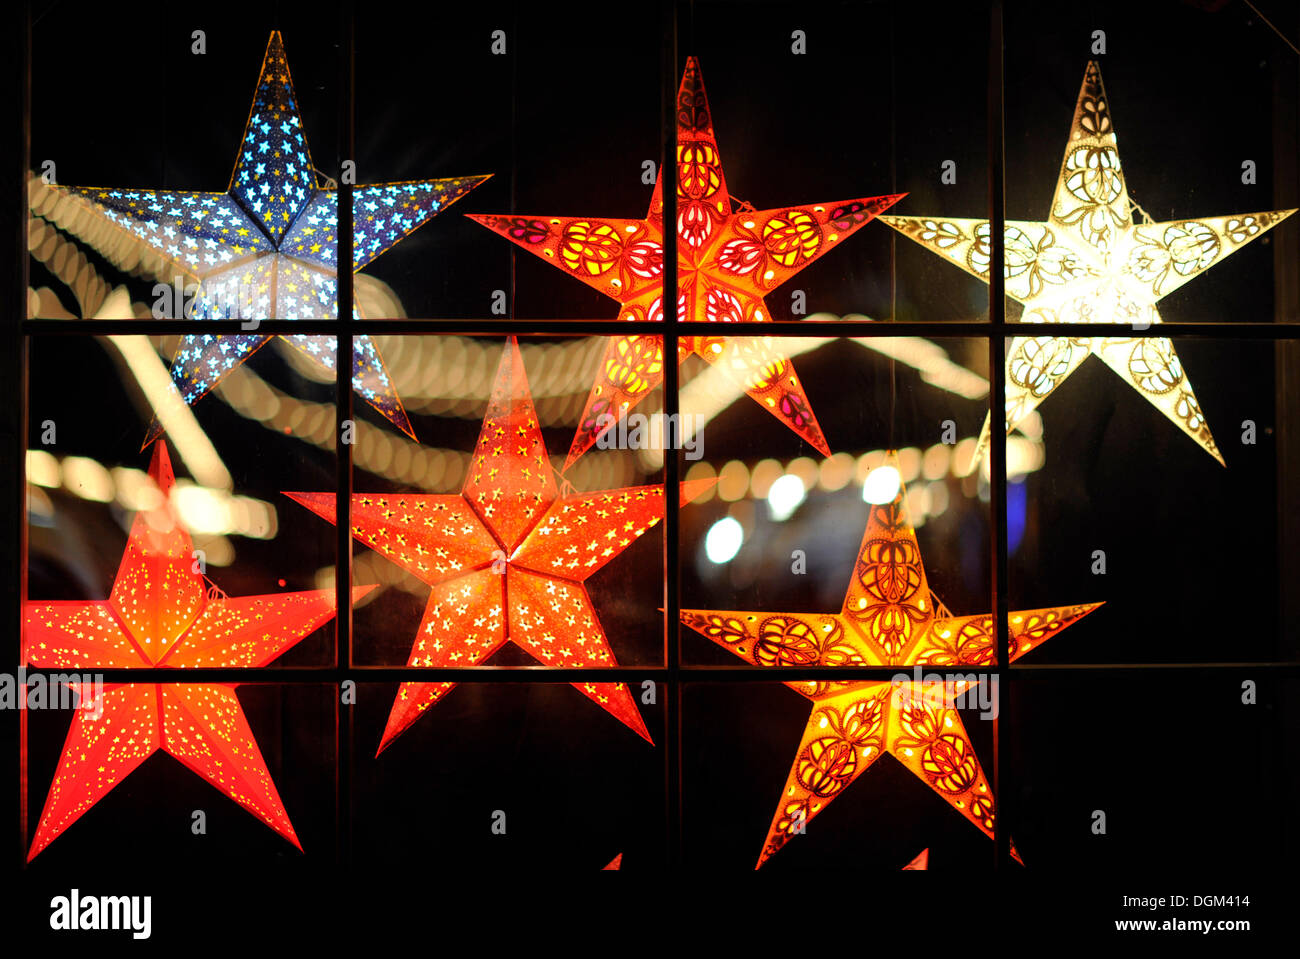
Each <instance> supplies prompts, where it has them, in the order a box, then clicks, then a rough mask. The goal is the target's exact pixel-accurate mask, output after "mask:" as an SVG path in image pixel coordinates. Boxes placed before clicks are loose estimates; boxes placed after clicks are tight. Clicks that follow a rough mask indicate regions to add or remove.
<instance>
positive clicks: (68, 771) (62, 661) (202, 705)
mask: <svg viewBox="0 0 1300 959" xmlns="http://www.w3.org/2000/svg"><path fill="white" fill-rule="evenodd" d="M149 475H150V476H151V477H152V478H153V480H154V483H155V484H156V486H157V488H158V490H159V493H160V496H161V498H160V502H159V505H158V506H156V507H154V508H153V509H149V510H143V511H141V512H139V513H137V514H136V516H135V520H134V522H133V523H132V526H131V536H130V539H129V540H128V542H127V546H126V552H125V553H123V555H122V562H121V565H120V566H119V567H118V570H117V578H116V579H115V580H114V582H113V590H112V593H111V594H110V595H109V598H108V599H107V600H94V601H89V602H82V601H79V600H59V601H47V602H37V601H28V602H26V603H24V605H23V661H24V663H26V664H30V665H32V666H37V667H40V668H42V669H59V670H94V669H129V668H142V667H176V668H177V669H184V668H187V667H189V668H195V667H217V666H229V667H241V668H245V667H246V668H253V667H257V666H265V665H266V664H267V663H269V662H270V661H271V660H273V659H275V658H276V657H277V656H279V655H280V654H281V653H283V652H284V651H285V650H286V649H289V648H290V647H291V646H293V645H295V644H296V643H297V642H298V641H299V640H301V639H302V638H303V637H305V636H308V635H310V634H311V633H313V632H315V631H316V630H317V629H318V628H320V627H321V626H322V625H324V624H325V623H327V622H329V620H330V619H331V618H333V616H334V610H335V602H334V591H333V590H327V589H325V590H308V591H304V592H296V593H277V594H271V595H264V596H238V597H231V596H226V595H224V594H222V593H221V592H220V591H219V590H217V589H216V587H215V586H212V585H211V584H210V583H208V582H207V581H206V580H205V579H204V577H203V576H202V575H201V574H200V573H199V572H197V568H198V562H197V558H196V554H195V552H194V544H193V543H192V542H191V540H190V535H189V533H188V532H186V531H185V529H184V528H183V527H182V526H181V525H180V522H179V520H178V519H177V517H176V514H175V512H174V510H173V509H172V507H171V505H170V503H169V501H168V498H167V497H168V494H169V493H170V492H171V489H172V486H173V484H174V482H175V479H174V477H173V474H172V466H171V460H170V459H169V457H168V455H167V447H166V444H164V443H161V442H160V443H159V444H158V445H157V446H156V447H155V448H154V453H153V461H152V463H151V465H150V467H149ZM373 588H374V587H369V586H367V587H361V588H359V589H356V590H354V591H353V597H354V599H355V598H360V597H361V596H363V595H365V593H367V592H369V591H370V590H371V589H373ZM73 685H74V686H75V687H76V688H77V690H78V693H79V695H80V697H81V705H80V708H79V709H78V711H77V715H76V718H75V719H73V721H72V728H71V729H70V730H69V731H68V739H67V742H66V743H65V744H64V747H63V754H62V755H61V756H60V757H59V766H58V770H57V771H56V772H55V774H54V782H53V784H52V785H51V786H50V792H49V796H48V797H47V798H46V800H45V809H44V811H43V812H42V813H41V820H40V823H39V824H38V825H37V827H36V835H35V838H34V839H33V841H32V848H31V851H30V852H29V853H28V856H27V858H28V861H30V860H31V859H33V858H34V857H35V856H36V855H37V854H38V853H39V852H41V850H43V849H44V848H45V847H46V846H48V845H49V844H50V843H51V842H53V841H54V839H56V838H57V837H58V836H59V835H61V834H62V833H63V831H64V830H66V829H67V828H68V827H69V826H71V825H72V824H73V823H74V822H76V821H77V819H79V818H80V817H81V816H82V815H83V814H84V813H85V812H86V811H87V810H89V809H90V808H91V807H92V806H94V805H95V803H97V802H98V801H99V800H100V799H102V798H103V797H104V796H105V795H106V794H107V793H108V792H109V791H110V790H111V789H113V787H114V786H116V785H117V784H118V783H120V782H121V781H122V780H123V779H124V778H126V776H127V775H128V774H129V773H130V772H131V771H132V770H134V769H135V768H136V767H137V766H139V765H140V764H141V763H142V762H144V761H145V760H146V759H148V758H149V757H150V756H152V755H153V754H154V753H155V752H157V751H158V750H160V749H161V750H163V751H164V752H167V753H170V754H171V755H172V756H175V757H176V758H177V759H179V760H180V761H181V762H182V763H184V764H185V765H186V766H188V767H189V768H190V769H192V770H193V771H194V772H196V773H198V774H199V775H200V776H202V777H203V778H204V779H206V780H207V781H208V782H210V783H212V785H214V786H216V787H217V788H218V789H219V790H221V791H222V792H223V793H225V794H226V795H227V796H229V797H230V798H231V799H233V800H234V801H235V802H237V803H239V805H241V806H243V807H244V808H245V809H246V810H248V811H249V812H250V813H252V814H253V815H254V816H256V817H257V818H258V819H260V820H261V821H262V822H264V823H266V824H267V825H268V826H270V827H271V828H272V829H274V830H275V831H276V832H278V833H279V834H280V835H282V836H283V837H284V838H285V839H287V840H289V841H290V842H292V843H293V844H294V845H295V846H298V848H299V849H301V848H302V846H301V845H299V843H298V837H297V836H296V835H295V834H294V831H293V826H292V824H291V823H290V822H289V816H288V814H287V813H286V812H285V810H284V806H283V804H282V803H281V802H280V796H279V794H278V793H277V792H276V789H275V784H274V783H273V782H272V781H271V774H270V771H269V770H268V769H267V768H266V762H265V761H264V760H263V759H262V754H261V752H260V751H259V750H258V748H257V742H256V740H255V739H254V738H253V732H252V730H251V729H250V728H249V726H248V720H247V719H245V718H244V712H243V710H242V709H241V708H240V705H239V700H238V699H237V698H236V697H235V691H234V690H235V687H234V685H217V684H206V683H203V684H200V683H166V684H163V683H128V684H124V685H109V686H104V687H102V691H99V690H94V688H93V687H92V686H91V685H90V684H89V683H86V682H82V683H76V684H73Z"/></svg>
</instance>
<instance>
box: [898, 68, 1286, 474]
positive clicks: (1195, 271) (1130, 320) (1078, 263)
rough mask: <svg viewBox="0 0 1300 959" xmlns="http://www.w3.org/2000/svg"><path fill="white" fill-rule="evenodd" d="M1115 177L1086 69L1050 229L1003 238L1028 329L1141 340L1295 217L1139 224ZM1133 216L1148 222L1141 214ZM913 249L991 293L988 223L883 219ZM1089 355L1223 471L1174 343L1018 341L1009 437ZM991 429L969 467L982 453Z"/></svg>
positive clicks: (1109, 127)
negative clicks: (1191, 284) (1191, 293)
mask: <svg viewBox="0 0 1300 959" xmlns="http://www.w3.org/2000/svg"><path fill="white" fill-rule="evenodd" d="M1137 209H1138V208H1137V206H1136V204H1133V203H1131V201H1130V200H1129V194H1128V183H1127V180H1126V178H1125V175H1124V170H1123V169H1122V167H1121V166H1120V160H1119V147H1118V144H1117V142H1116V138H1115V128H1114V125H1113V122H1112V119H1111V113H1110V101H1109V100H1108V99H1107V97H1106V91H1105V88H1104V87H1103V86H1102V81H1101V69H1100V68H1099V67H1098V65H1097V64H1096V63H1095V62H1090V63H1089V64H1088V67H1087V70H1086V72H1085V74H1084V78H1083V85H1082V87H1081V88H1080V90H1079V98H1078V101H1077V103H1076V106H1075V110H1074V121H1073V123H1072V124H1071V127H1070V138H1069V141H1068V143H1067V145H1066V149H1065V158H1064V160H1063V161H1062V163H1061V172H1060V176H1059V177H1058V179H1057V184H1056V191H1055V195H1054V196H1053V198H1052V205H1051V208H1050V209H1049V211H1048V218H1047V220H1046V221H1044V222H1029V221H1016V220H1008V221H1007V223H1006V226H1005V231H1004V248H1005V256H1004V260H1005V264H1004V268H1003V273H1004V276H1005V280H1006V293H1007V296H1009V297H1011V298H1012V299H1014V300H1016V301H1017V302H1019V303H1021V304H1023V306H1024V313H1023V315H1022V322H1026V323H1096V324H1098V325H1116V326H1129V327H1132V328H1133V329H1134V330H1135V331H1138V330H1146V329H1149V328H1150V327H1151V326H1152V325H1153V324H1156V323H1160V322H1161V316H1160V312H1159V309H1158V307H1157V304H1158V302H1159V301H1160V300H1161V299H1162V298H1163V297H1165V296H1167V295H1168V294H1169V293H1172V292H1173V291H1174V290H1176V289H1178V288H1179V287H1181V286H1182V285H1183V284H1184V283H1187V282H1188V281H1189V280H1191V279H1193V278H1194V277H1196V276H1199V275H1200V274H1201V273H1203V272H1204V271H1206V270H1208V269H1209V268H1210V267H1211V266H1214V265H1215V264H1217V263H1220V262H1222V261H1223V259H1224V258H1226V257H1227V256H1229V255H1230V254H1232V253H1235V252H1236V251H1237V250H1239V249H1241V248H1242V247H1243V246H1245V245H1246V244H1247V243H1250V242H1251V241H1252V240H1256V239H1258V238H1259V237H1260V236H1262V235H1263V234H1264V233H1266V232H1267V231H1268V230H1271V229H1272V228H1273V227H1275V226H1277V225H1278V224H1279V223H1281V222H1282V221H1283V220H1285V219H1286V218H1287V217H1289V216H1290V215H1291V214H1292V213H1295V212H1296V211H1295V210H1271V211H1266V212H1260V213H1239V214H1235V215H1231V216H1212V217H1197V218H1186V219H1179V220H1172V221H1169V222H1164V223H1153V222H1149V221H1147V218H1146V217H1145V216H1143V218H1142V219H1143V221H1144V222H1140V223H1139V222H1135V221H1134V219H1133V212H1134V211H1135V210H1137ZM1138 212H1141V211H1140V210H1138ZM881 219H882V220H883V221H884V222H885V223H887V224H888V225H889V226H891V227H893V228H894V229H895V230H897V231H899V232H900V233H902V234H903V235H904V236H907V237H909V238H911V239H912V240H915V241H916V242H917V243H919V244H921V245H922V246H924V247H925V248H926V249H928V250H930V251H931V252H934V253H937V254H938V255H940V256H942V257H944V258H945V259H947V260H949V261H951V262H952V263H954V264H956V265H957V266H959V267H961V268H962V269H964V270H966V271H967V272H968V273H971V274H973V275H974V276H977V277H979V278H980V279H982V280H984V281H985V282H987V281H988V277H989V264H990V243H989V223H988V221H987V220H965V219H956V218H951V217H929V216H882V217H881ZM1089 356H1096V357H1098V358H1100V359H1101V360H1102V362H1104V363H1105V364H1106V365H1107V366H1109V367H1110V368H1111V369H1112V370H1114V371H1115V372H1116V373H1117V374H1119V376H1120V377H1122V378H1123V379H1124V380H1125V382H1127V383H1128V384H1129V385H1130V386H1132V387H1133V388H1134V389H1135V390H1137V392H1138V393H1139V395H1141V396H1142V397H1144V398H1145V399H1146V400H1147V401H1148V402H1150V403H1151V404H1152V405H1153V406H1154V407H1156V409H1158V410H1159V411H1160V412H1161V413H1163V414H1164V415H1165V416H1166V417H1167V418H1168V419H1169V420H1170V421H1172V422H1173V423H1174V424H1175V425H1176V426H1178V428H1179V429H1181V430H1182V431H1183V432H1184V433H1186V434H1187V435H1188V436H1190V437H1191V438H1192V439H1193V440H1194V441H1195V442H1196V443H1198V444H1199V445H1200V446H1201V448H1202V449H1204V450H1205V451H1206V452H1207V453H1209V454H1210V455H1211V456H1213V457H1214V458H1215V459H1216V460H1218V461H1219V463H1220V464H1222V463H1223V456H1222V455H1221V454H1220V452H1219V448H1218V446H1217V445H1216V444H1215V442H1214V437H1213V435H1211V433H1210V427H1209V425H1208V424H1207V423H1206V421H1205V416H1204V414H1203V413H1202V412H1201V405H1200V402H1199V401H1198V400H1197V398H1196V394H1195V393H1194V392H1193V390H1192V385H1191V382H1190V380H1189V379H1188V376H1187V373H1186V372H1185V371H1184V369H1183V367H1182V363H1181V361H1180V360H1179V358H1178V354H1177V352H1176V351H1175V349H1174V344H1173V342H1172V341H1171V340H1169V339H1168V338H1166V337H1124V336H1119V337H1101V336H1099V337H1077V338H1076V337H1057V336H1032V337H1029V336H1018V337H1015V338H1014V339H1013V340H1012V342H1011V347H1010V349H1009V350H1008V352H1007V361H1006V409H1005V427H1006V430H1007V432H1008V433H1009V432H1011V430H1013V429H1014V428H1015V427H1016V425H1017V424H1018V423H1020V422H1021V421H1022V420H1024V419H1025V417H1027V416H1028V415H1029V414H1030V413H1031V412H1032V411H1033V410H1034V409H1036V408H1037V406H1038V405H1039V404H1040V403H1042V402H1043V400H1045V399H1046V398H1047V397H1048V396H1049V395H1050V394H1051V393H1052V392H1053V391H1054V390H1055V389H1056V388H1057V387H1058V386H1060V385H1061V384H1062V383H1063V382H1064V381H1065V380H1066V378H1067V377H1069V375H1070V374H1071V373H1073V372H1074V371H1075V370H1076V369H1078V368H1079V366H1080V364H1082V363H1083V361H1084V360H1086V359H1087V358H1088V357H1089ZM990 428H991V427H990V424H989V421H988V420H985V424H984V429H983V430H982V431H981V435H980V440H979V442H978V444H977V446H976V451H975V457H974V460H973V461H972V462H973V464H977V463H978V462H979V460H980V458H981V457H982V456H983V454H984V451H985V450H986V449H987V446H988V440H989V430H990Z"/></svg>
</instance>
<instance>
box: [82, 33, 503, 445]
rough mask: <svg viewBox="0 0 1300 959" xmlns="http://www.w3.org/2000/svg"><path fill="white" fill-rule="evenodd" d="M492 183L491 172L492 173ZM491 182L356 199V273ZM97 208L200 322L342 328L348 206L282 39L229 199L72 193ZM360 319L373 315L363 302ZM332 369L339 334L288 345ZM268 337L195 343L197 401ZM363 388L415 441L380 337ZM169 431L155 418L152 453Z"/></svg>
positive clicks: (190, 385)
mask: <svg viewBox="0 0 1300 959" xmlns="http://www.w3.org/2000/svg"><path fill="white" fill-rule="evenodd" d="M488 176H490V174H488ZM488 176H467V177H454V178H451V179H444V180H412V181H408V182H403V183H380V184H375V185H373V186H357V187H354V188H353V190H352V223H353V239H352V269H353V271H354V272H355V271H357V270H360V269H361V268H362V267H363V266H365V265H366V264H367V263H369V262H370V261H371V260H373V259H375V257H377V256H379V255H380V254H381V253H383V252H384V251H386V250H388V249H391V248H392V247H393V246H395V245H396V244H397V243H398V242H399V241H400V240H401V239H402V238H403V237H405V236H406V235H407V234H409V233H411V232H413V231H414V230H416V229H418V228H419V227H420V226H421V225H422V224H423V223H424V222H425V221H426V220H428V219H429V218H430V217H432V216H433V215H434V214H435V213H438V212H440V211H442V210H444V209H446V208H447V207H448V206H450V205H451V204H452V203H455V202H456V201H457V200H459V199H460V198H461V197H462V196H464V195H465V194H466V193H468V192H469V191H470V190H472V189H474V188H475V187H476V186H478V185H479V184H481V183H483V181H485V180H486V179H487V178H488ZM62 189H65V190H67V191H68V192H69V193H72V194H74V195H77V196H81V197H83V198H85V199H87V200H90V201H91V202H92V203H93V204H94V205H95V206H96V207H98V208H99V212H101V213H102V214H103V215H104V216H106V217H107V218H108V219H109V220H111V221H112V222H113V223H114V224H115V225H116V226H118V227H119V228H121V229H123V230H125V231H127V232H128V233H130V234H131V235H133V236H135V237H138V238H140V239H141V240H143V241H144V242H145V243H146V244H147V245H148V246H149V247H150V249H152V250H154V251H155V252H157V253H158V254H159V255H161V256H162V257H163V258H164V259H165V260H166V261H167V262H168V263H169V264H171V265H172V266H174V267H175V268H176V269H177V270H179V271H180V272H182V273H183V274H185V275H186V276H189V277H192V278H193V279H195V280H196V281H197V283H198V288H197V292H196V294H195V296H194V297H193V300H192V301H191V304H190V305H189V306H188V307H187V310H186V315H187V316H191V317H193V318H195V319H332V318H334V316H335V315H336V310H337V305H336V298H337V294H338V285H337V282H336V279H335V277H336V271H337V268H338V235H337V231H338V218H337V209H338V197H337V191H336V190H335V189H324V188H322V187H321V186H320V185H319V184H318V182H317V175H316V168H315V167H314V166H313V165H312V162H311V153H310V152H309V151H308V149H307V138H306V136H305V135H304V134H303V129H302V118H301V117H300V116H299V114H298V101H297V98H296V97H295V96H294V92H293V81H292V80H291V79H290V77H289V64H288V61H287V60H286V59H285V53H284V44H283V42H282V40H281V39H280V33H279V31H273V32H272V33H271V39H270V40H269V41H268V43H267V45H266V57H265V58H264V59H263V61H262V73H261V76H260V77H259V78H258V81H257V93H256V95H255V96H254V97H253V109H252V111H251V112H250V113H249V116H248V126H247V127H246V129H245V130H244V139H243V142H242V143H241V144H240V147H239V156H238V158H237V159H236V161H235V171H234V173H233V174H232V175H231V177H230V186H229V188H228V189H227V190H226V192H225V193H192V192H182V191H179V190H132V189H112V188H103V187H63V188H62ZM352 313H353V316H354V317H357V318H360V317H361V316H362V313H361V308H360V304H359V303H357V302H356V301H355V299H354V301H353V306H352ZM284 338H285V339H286V340H288V341H289V343H291V344H292V345H293V346H295V347H297V348H298V349H300V350H302V351H303V353H305V354H306V355H307V356H308V357H310V358H311V359H312V360H313V361H314V362H316V363H318V364H320V365H321V366H322V367H324V368H326V369H328V370H331V371H332V370H333V368H334V357H335V354H336V352H337V342H336V340H335V338H334V337H333V336H324V335H303V336H285V337H284ZM270 339H271V337H270V336H263V335H257V334H234V335H226V336H223V335H212V334H203V335H188V336H185V337H183V338H182V340H181V343H180V345H179V346H178V347H177V351H176V356H175V358H174V359H173V361H172V380H173V381H174V382H175V384H176V387H177V389H178V390H179V391H180V396H181V398H183V399H184V401H185V402H186V403H189V404H193V403H195V402H197V401H198V400H199V399H201V398H202V397H203V396H205V395H206V394H207V393H208V392H209V391H210V390H212V388H213V387H215V386H216V385H217V384H218V383H219V382H220V381H221V379H222V378H223V377H224V376H225V375H226V374H227V373H229V372H230V371H231V370H232V369H234V368H235V367H236V366H238V365H239V364H240V363H242V362H244V360H246V359H248V357H249V356H251V355H252V354H253V353H254V352H256V351H257V350H258V349H260V348H261V347H262V346H263V345H265V343H266V342H267V341H268V340H270ZM352 343H353V348H352V387H353V389H355V390H356V391H357V393H359V394H360V395H361V396H362V397H363V398H364V399H365V400H366V402H368V403H370V405H371V406H373V407H374V408H375V409H376V410H378V411H379V412H380V413H381V414H383V416H384V417H385V418H387V419H388V420H389V421H391V422H392V423H393V424H394V425H395V426H397V428H398V429H400V430H402V432H404V433H406V434H407V435H409V436H410V437H411V438H412V439H414V438H415V434H414V432H413V431H412V430H411V422H410V420H409V419H408V418H407V415H406V410H405V408H404V407H403V406H402V401H401V399H400V398H399V397H398V395H397V391H396V389H395V388H394V387H393V383H392V380H391V379H390V378H389V375H388V371H387V369H385V367H384V361H383V357H381V356H380V354H379V350H378V349H376V348H375V345H374V343H373V341H372V340H371V339H370V337H369V336H365V335H358V336H355V337H353V340H352ZM162 431H163V429H162V426H161V424H160V423H159V422H158V420H157V419H156V418H155V420H154V422H153V423H152V424H151V425H150V427H149V434H148V436H147V437H146V439H145V445H148V444H149V443H150V442H152V441H153V440H154V439H156V438H157V437H158V436H159V435H160V434H161V433H162Z"/></svg>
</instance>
